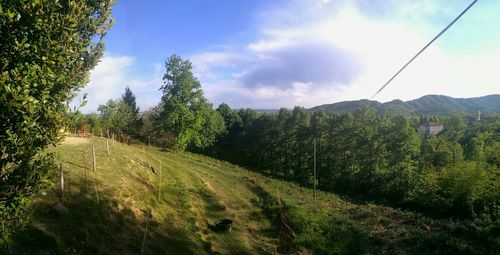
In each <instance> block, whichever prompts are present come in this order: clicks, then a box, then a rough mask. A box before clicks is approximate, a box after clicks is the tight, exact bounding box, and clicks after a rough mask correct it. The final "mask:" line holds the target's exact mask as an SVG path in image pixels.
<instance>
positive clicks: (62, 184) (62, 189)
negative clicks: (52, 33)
mask: <svg viewBox="0 0 500 255" xmlns="http://www.w3.org/2000/svg"><path fill="white" fill-rule="evenodd" d="M59 168H60V169H61V204H62V203H63V201H64V199H63V197H64V170H63V164H62V162H61V163H59Z"/></svg>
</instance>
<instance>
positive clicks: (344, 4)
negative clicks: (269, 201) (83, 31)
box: [74, 0, 500, 113]
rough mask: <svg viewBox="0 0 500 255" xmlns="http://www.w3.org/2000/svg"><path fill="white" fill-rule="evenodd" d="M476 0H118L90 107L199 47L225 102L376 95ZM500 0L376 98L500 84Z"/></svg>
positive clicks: (484, 2) (215, 100) (158, 77)
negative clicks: (171, 57)
mask: <svg viewBox="0 0 500 255" xmlns="http://www.w3.org/2000/svg"><path fill="white" fill-rule="evenodd" d="M470 2H471V0H454V1H449V0H420V1H411V0H286V1H285V0H274V1H268V0H226V1H221V0H203V1H199V0H143V1H138V0H117V3H116V4H115V6H114V8H113V17H114V18H115V20H116V23H115V25H114V26H113V27H112V28H111V30H110V31H109V32H108V34H107V36H106V38H105V42H106V49H105V54H104V57H103V58H102V59H101V61H100V62H99V64H98V65H97V66H96V68H95V69H94V70H93V71H92V72H91V75H90V81H89V84H88V86H87V87H86V88H85V89H83V90H82V91H81V93H80V95H79V96H78V97H77V98H75V100H74V102H76V101H78V100H80V99H81V95H82V94H83V93H87V94H88V104H87V105H86V106H85V107H84V108H82V109H81V110H82V111H83V112H87V113H88V112H95V111H96V109H97V106H98V105H99V104H104V103H106V102H107V100H109V99H116V98H119V97H120V95H121V94H122V93H123V92H124V90H125V87H126V86H129V87H130V88H131V89H132V91H133V92H134V93H135V95H136V97H137V104H138V105H139V106H140V108H141V110H146V109H148V108H150V107H153V106H155V105H157V104H158V103H159V101H160V98H161V92H160V90H159V89H160V87H161V85H162V84H163V81H162V75H163V73H164V64H165V60H166V59H167V58H168V57H169V56H171V55H172V54H177V55H179V56H181V57H182V58H183V59H189V60H190V61H191V62H192V64H193V73H194V74H195V76H196V77H197V78H198V79H199V81H200V82H201V84H202V89H203V91H204V93H205V96H206V97H207V98H208V100H209V101H210V102H211V103H212V104H213V105H214V107H217V106H218V105H219V104H220V103H222V102H225V103H227V104H229V105H230V106H231V107H232V108H247V107H248V108H254V109H276V108H280V107H288V108H291V107H293V106H297V105H298V106H304V107H308V108H309V107H313V106H316V105H321V104H329V103H335V102H339V101H344V100H358V99H369V98H371V97H372V96H373V95H374V93H375V92H376V91H377V90H378V89H379V88H380V87H381V86H382V85H383V84H384V83H385V82H386V81H387V80H388V79H389V78H390V77H391V76H392V75H393V74H394V73H395V72H396V71H397V70H398V69H399V68H400V67H401V66H402V65H403V64H404V63H405V62H406V61H408V60H409V59H410V58H411V57H412V56H413V55H414V54H415V53H416V52H418V51H419V50H420V49H421V48H422V47H423V46H424V45H425V44H426V43H427V42H428V41H430V40H431V39H432V38H433V37H434V36H435V35H436V34H437V33H438V32H440V31H441V30H442V29H443V28H444V27H445V26H446V25H447V24H448V23H449V22H450V21H451V20H453V19H454V18H455V17H456V16H457V15H458V14H459V13H460V12H461V11H462V10H463V9H465V7H466V6H467V5H468V4H469V3H470ZM498 13H500V1H496V0H479V1H478V2H477V3H476V5H475V6H473V7H472V8H471V9H470V10H469V11H468V12H467V13H466V14H465V15H464V16H463V17H462V18H461V19H460V20H459V21H458V22H457V23H456V24H455V25H454V26H453V27H451V28H450V29H449V30H448V31H447V32H446V33H445V34H444V35H443V36H441V37H440V38H439V39H438V40H437V41H436V42H435V43H434V44H433V45H432V46H431V47H429V48H428V49H427V50H426V51H425V52H424V53H423V54H422V55H420V56H419V58H417V59H416V60H415V61H414V62H413V63H412V64H411V65H410V66H409V67H408V68H407V69H406V70H404V71H403V72H402V73H401V74H400V75H399V76H398V77H397V78H396V79H395V80H394V81H393V82H392V83H391V84H390V85H389V86H387V87H386V88H385V89H384V90H383V91H382V92H381V93H380V94H378V95H377V96H376V97H375V98H374V100H377V101H381V102H386V101H390V100H394V99H401V100H412V99H416V98H419V97H421V96H424V95H428V94H438V95H447V96H452V97H477V96H484V95H488V94H498V93H500V72H499V71H498V67H499V66H500V15H497V14H498Z"/></svg>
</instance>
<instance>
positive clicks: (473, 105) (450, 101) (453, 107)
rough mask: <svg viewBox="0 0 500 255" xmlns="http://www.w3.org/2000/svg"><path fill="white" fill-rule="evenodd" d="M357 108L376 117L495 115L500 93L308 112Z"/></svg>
mask: <svg viewBox="0 0 500 255" xmlns="http://www.w3.org/2000/svg"><path fill="white" fill-rule="evenodd" d="M360 107H370V108H372V109H374V111H375V112H376V113H377V114H389V115H392V114H403V115H453V114H455V113H469V114H474V113H477V112H478V111H481V112H483V113H496V114H498V113H500V94H496V95H488V96H483V97H474V98H452V97H448V96H440V95H427V96H423V97H421V98H418V99H415V100H410V101H406V102H404V101H401V100H393V101H390V102H385V103H380V102H377V101H371V100H366V99H363V100H356V101H343V102H339V103H334V104H325V105H320V106H316V107H313V108H311V109H310V110H311V111H317V110H320V109H322V110H324V111H326V112H330V113H334V112H339V113H344V112H350V111H354V110H356V109H358V108H360Z"/></svg>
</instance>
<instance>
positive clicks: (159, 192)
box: [158, 159, 161, 200]
mask: <svg viewBox="0 0 500 255" xmlns="http://www.w3.org/2000/svg"><path fill="white" fill-rule="evenodd" d="M158 171H159V173H158V176H159V179H160V181H159V182H158V200H160V198H161V159H160V169H159V170H158Z"/></svg>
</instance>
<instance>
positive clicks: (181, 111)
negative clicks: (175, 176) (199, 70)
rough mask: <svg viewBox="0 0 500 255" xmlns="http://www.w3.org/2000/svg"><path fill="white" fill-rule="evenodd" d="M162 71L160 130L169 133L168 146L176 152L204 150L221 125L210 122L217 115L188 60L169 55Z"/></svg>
mask: <svg viewBox="0 0 500 255" xmlns="http://www.w3.org/2000/svg"><path fill="white" fill-rule="evenodd" d="M165 68H166V73H165V75H164V76H163V82H164V85H163V86H162V87H161V90H162V92H163V96H162V99H161V104H162V106H163V109H162V110H163V111H162V112H161V114H160V118H159V123H158V124H159V126H160V129H161V130H168V131H169V132H172V134H173V140H172V141H171V145H172V147H173V148H175V149H179V150H185V149H186V148H187V147H188V146H190V147H195V148H203V147H207V146H208V145H210V144H212V143H213V142H214V141H215V138H216V136H217V135H218V134H220V133H222V132H223V131H224V125H219V124H220V122H219V121H218V120H214V119H213V118H219V117H218V116H220V115H217V114H214V113H213V109H212V105H211V104H210V103H208V101H207V100H206V99H205V96H204V95H203V91H202V89H201V84H200V82H199V81H198V79H196V77H194V75H193V72H192V64H191V62H189V60H183V59H182V58H180V57H179V56H177V55H172V56H171V57H169V58H168V59H167V61H166V63H165ZM221 119H222V118H221ZM222 123H223V122H222Z"/></svg>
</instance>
